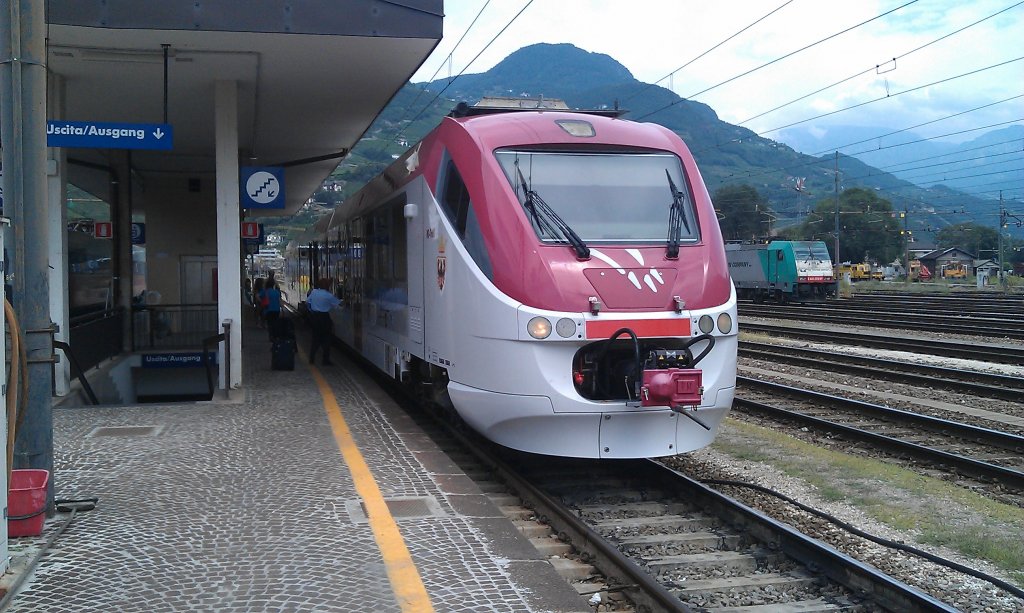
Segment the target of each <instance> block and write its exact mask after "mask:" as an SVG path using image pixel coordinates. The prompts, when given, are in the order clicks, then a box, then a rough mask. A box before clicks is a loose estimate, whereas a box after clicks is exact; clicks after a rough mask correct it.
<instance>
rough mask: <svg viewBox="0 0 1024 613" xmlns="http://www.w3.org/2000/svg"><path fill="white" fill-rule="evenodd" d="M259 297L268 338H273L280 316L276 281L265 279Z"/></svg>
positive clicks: (279, 300)
mask: <svg viewBox="0 0 1024 613" xmlns="http://www.w3.org/2000/svg"><path fill="white" fill-rule="evenodd" d="M260 298H261V304H262V305H263V316H264V318H265V319H266V323H267V330H268V332H269V333H270V340H274V336H275V335H276V334H277V321H278V319H280V317H281V290H279V289H277V283H274V280H273V279H269V280H267V284H266V285H265V286H264V287H263V291H262V292H260Z"/></svg>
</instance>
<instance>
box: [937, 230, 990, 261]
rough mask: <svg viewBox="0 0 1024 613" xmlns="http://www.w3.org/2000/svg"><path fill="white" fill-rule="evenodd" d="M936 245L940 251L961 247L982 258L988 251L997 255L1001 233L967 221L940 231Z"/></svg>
mask: <svg viewBox="0 0 1024 613" xmlns="http://www.w3.org/2000/svg"><path fill="white" fill-rule="evenodd" d="M935 243H936V244H937V245H938V247H939V248H940V249H948V248H949V247H959V248H960V249H963V250H964V251H967V252H968V253H973V254H974V255H975V257H981V253H982V252H986V251H987V252H991V253H993V254H995V252H996V250H997V249H998V248H999V233H998V232H996V230H995V229H994V228H989V227H987V226H982V225H979V224H976V223H974V222H970V221H965V222H963V223H958V224H954V225H952V226H946V227H945V228H943V229H941V230H939V233H938V234H937V235H936V236H935Z"/></svg>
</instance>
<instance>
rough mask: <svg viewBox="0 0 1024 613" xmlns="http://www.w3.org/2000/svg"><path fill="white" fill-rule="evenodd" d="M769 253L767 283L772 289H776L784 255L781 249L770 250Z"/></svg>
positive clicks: (779, 282) (778, 284) (779, 280)
mask: <svg viewBox="0 0 1024 613" xmlns="http://www.w3.org/2000/svg"><path fill="white" fill-rule="evenodd" d="M770 253H771V255H769V256H768V284H769V287H771V288H772V289H776V290H777V289H778V288H779V287H780V285H781V279H780V278H779V277H780V273H781V268H782V258H784V257H786V254H785V253H783V251H782V250H781V249H772V250H770Z"/></svg>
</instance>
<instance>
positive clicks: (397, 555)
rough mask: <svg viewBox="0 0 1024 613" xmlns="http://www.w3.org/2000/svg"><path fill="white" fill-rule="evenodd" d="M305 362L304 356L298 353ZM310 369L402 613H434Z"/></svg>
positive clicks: (336, 410)
mask: <svg viewBox="0 0 1024 613" xmlns="http://www.w3.org/2000/svg"><path fill="white" fill-rule="evenodd" d="M299 355H300V357H301V358H302V360H303V362H305V355H303V354H301V353H300V354H299ZM309 370H310V371H311V372H312V373H313V379H314V380H315V381H316V385H317V387H318V388H319V389H320V396H321V397H323V401H324V410H325V411H326V412H327V419H328V420H329V421H330V422H331V430H332V431H333V432H334V440H335V441H336V442H337V443H338V449H340V450H341V455H342V457H343V458H344V459H345V464H346V465H347V466H348V469H349V471H350V472H351V473H352V481H353V482H354V483H355V486H356V492H357V493H358V494H359V497H360V498H362V499H363V504H364V505H365V506H366V515H367V517H368V518H369V521H370V529H371V530H373V538H374V539H375V540H376V541H377V548H378V549H380V553H381V555H382V556H383V557H384V567H385V568H386V569H387V572H388V579H389V580H390V581H391V589H392V591H393V592H394V593H395V598H396V599H397V600H398V604H399V606H401V607H402V611H403V612H409V613H427V612H432V611H433V610H434V606H433V605H432V604H431V603H430V596H429V595H428V594H427V589H426V587H424V586H423V581H422V580H421V579H420V574H419V571H417V570H416V565H415V564H414V563H413V561H412V556H410V555H409V549H408V548H407V547H406V546H405V540H403V539H402V534H401V533H400V532H399V531H398V524H396V523H395V518H394V517H392V516H391V511H390V510H388V505H387V504H386V503H385V502H384V496H383V495H382V494H381V493H380V488H379V487H377V481H376V480H375V479H374V478H373V473H371V472H370V467H369V466H367V465H366V460H364V459H363V454H362V453H360V452H359V448H358V447H357V446H356V442H355V440H354V439H353V438H352V432H351V430H349V429H348V424H347V423H346V422H345V417H344V416H343V415H342V414H341V407H340V406H339V405H338V401H337V399H336V398H335V396H334V392H333V391H331V387H330V386H329V385H328V384H327V381H326V380H325V379H324V377H323V375H321V374H320V370H319V369H317V368H316V367H315V366H313V365H310V366H309Z"/></svg>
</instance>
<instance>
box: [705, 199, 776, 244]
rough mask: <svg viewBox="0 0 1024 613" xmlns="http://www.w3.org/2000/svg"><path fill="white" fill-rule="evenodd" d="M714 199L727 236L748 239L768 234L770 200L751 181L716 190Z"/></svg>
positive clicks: (732, 238) (719, 222)
mask: <svg viewBox="0 0 1024 613" xmlns="http://www.w3.org/2000/svg"><path fill="white" fill-rule="evenodd" d="M711 201H712V202H713V203H714V205H715V211H717V212H718V217H719V219H718V225H719V226H721V228H722V236H723V237H725V239H726V240H748V239H753V238H757V237H761V236H764V237H766V236H768V232H769V229H770V221H769V220H770V217H769V212H768V202H767V201H766V200H765V199H764V198H762V197H761V194H759V193H758V191H757V190H756V189H754V188H753V187H751V186H749V185H726V186H723V187H720V188H718V189H717V190H715V195H714V196H712V198H711Z"/></svg>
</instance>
